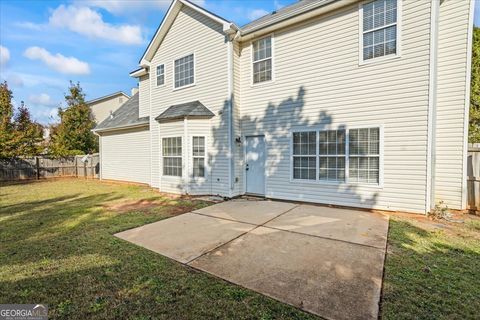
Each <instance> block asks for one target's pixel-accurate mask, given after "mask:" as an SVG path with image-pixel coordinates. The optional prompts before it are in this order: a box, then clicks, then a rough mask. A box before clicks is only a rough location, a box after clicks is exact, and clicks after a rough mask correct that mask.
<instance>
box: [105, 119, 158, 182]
mask: <svg viewBox="0 0 480 320" xmlns="http://www.w3.org/2000/svg"><path fill="white" fill-rule="evenodd" d="M100 139H101V145H102V147H101V150H100V152H101V163H100V170H101V174H102V179H110V180H120V181H131V182H139V183H150V132H149V131H148V128H147V127H145V128H140V129H126V130H122V131H112V132H110V133H102V135H101V137H100Z"/></svg>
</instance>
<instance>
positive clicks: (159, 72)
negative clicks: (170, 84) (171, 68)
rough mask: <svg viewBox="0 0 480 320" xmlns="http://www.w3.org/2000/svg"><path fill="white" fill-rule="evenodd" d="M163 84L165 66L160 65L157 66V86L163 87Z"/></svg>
mask: <svg viewBox="0 0 480 320" xmlns="http://www.w3.org/2000/svg"><path fill="white" fill-rule="evenodd" d="M164 84H165V65H163V64H161V65H159V66H157V86H163V85H164Z"/></svg>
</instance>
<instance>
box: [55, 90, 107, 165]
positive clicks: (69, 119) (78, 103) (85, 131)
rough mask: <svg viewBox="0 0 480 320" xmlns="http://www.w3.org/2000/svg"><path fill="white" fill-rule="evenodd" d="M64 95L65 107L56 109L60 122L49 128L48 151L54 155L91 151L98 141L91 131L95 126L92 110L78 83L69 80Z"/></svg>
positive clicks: (95, 149)
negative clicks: (49, 141) (49, 142)
mask: <svg viewBox="0 0 480 320" xmlns="http://www.w3.org/2000/svg"><path fill="white" fill-rule="evenodd" d="M68 91H69V92H68V94H66V95H65V101H66V103H67V108H66V109H62V108H59V109H58V116H59V118H60V123H59V124H58V125H56V126H53V127H52V128H51V144H50V152H51V153H52V154H53V155H56V156H66V155H74V154H85V153H92V152H96V151H97V150H98V142H97V139H96V137H95V135H94V134H93V132H92V131H91V130H92V129H93V128H94V127H95V121H94V120H93V116H92V112H91V110H90V108H89V107H88V106H87V104H86V103H85V94H84V93H83V89H82V87H81V86H80V83H78V82H77V83H76V84H74V83H73V82H72V81H70V87H69V88H68Z"/></svg>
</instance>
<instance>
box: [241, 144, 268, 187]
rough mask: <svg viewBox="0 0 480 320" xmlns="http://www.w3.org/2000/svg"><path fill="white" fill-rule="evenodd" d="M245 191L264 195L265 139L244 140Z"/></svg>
mask: <svg viewBox="0 0 480 320" xmlns="http://www.w3.org/2000/svg"><path fill="white" fill-rule="evenodd" d="M245 144H246V147H245V170H246V191H247V193H251V194H258V195H264V194H265V137H264V136H254V137H246V140H245Z"/></svg>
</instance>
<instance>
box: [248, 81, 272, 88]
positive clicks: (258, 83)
mask: <svg viewBox="0 0 480 320" xmlns="http://www.w3.org/2000/svg"><path fill="white" fill-rule="evenodd" d="M274 83H275V80H273V79H272V80H268V81H262V82H257V83H250V87H252V88H257V87H263V86H268V85H271V84H274Z"/></svg>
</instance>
